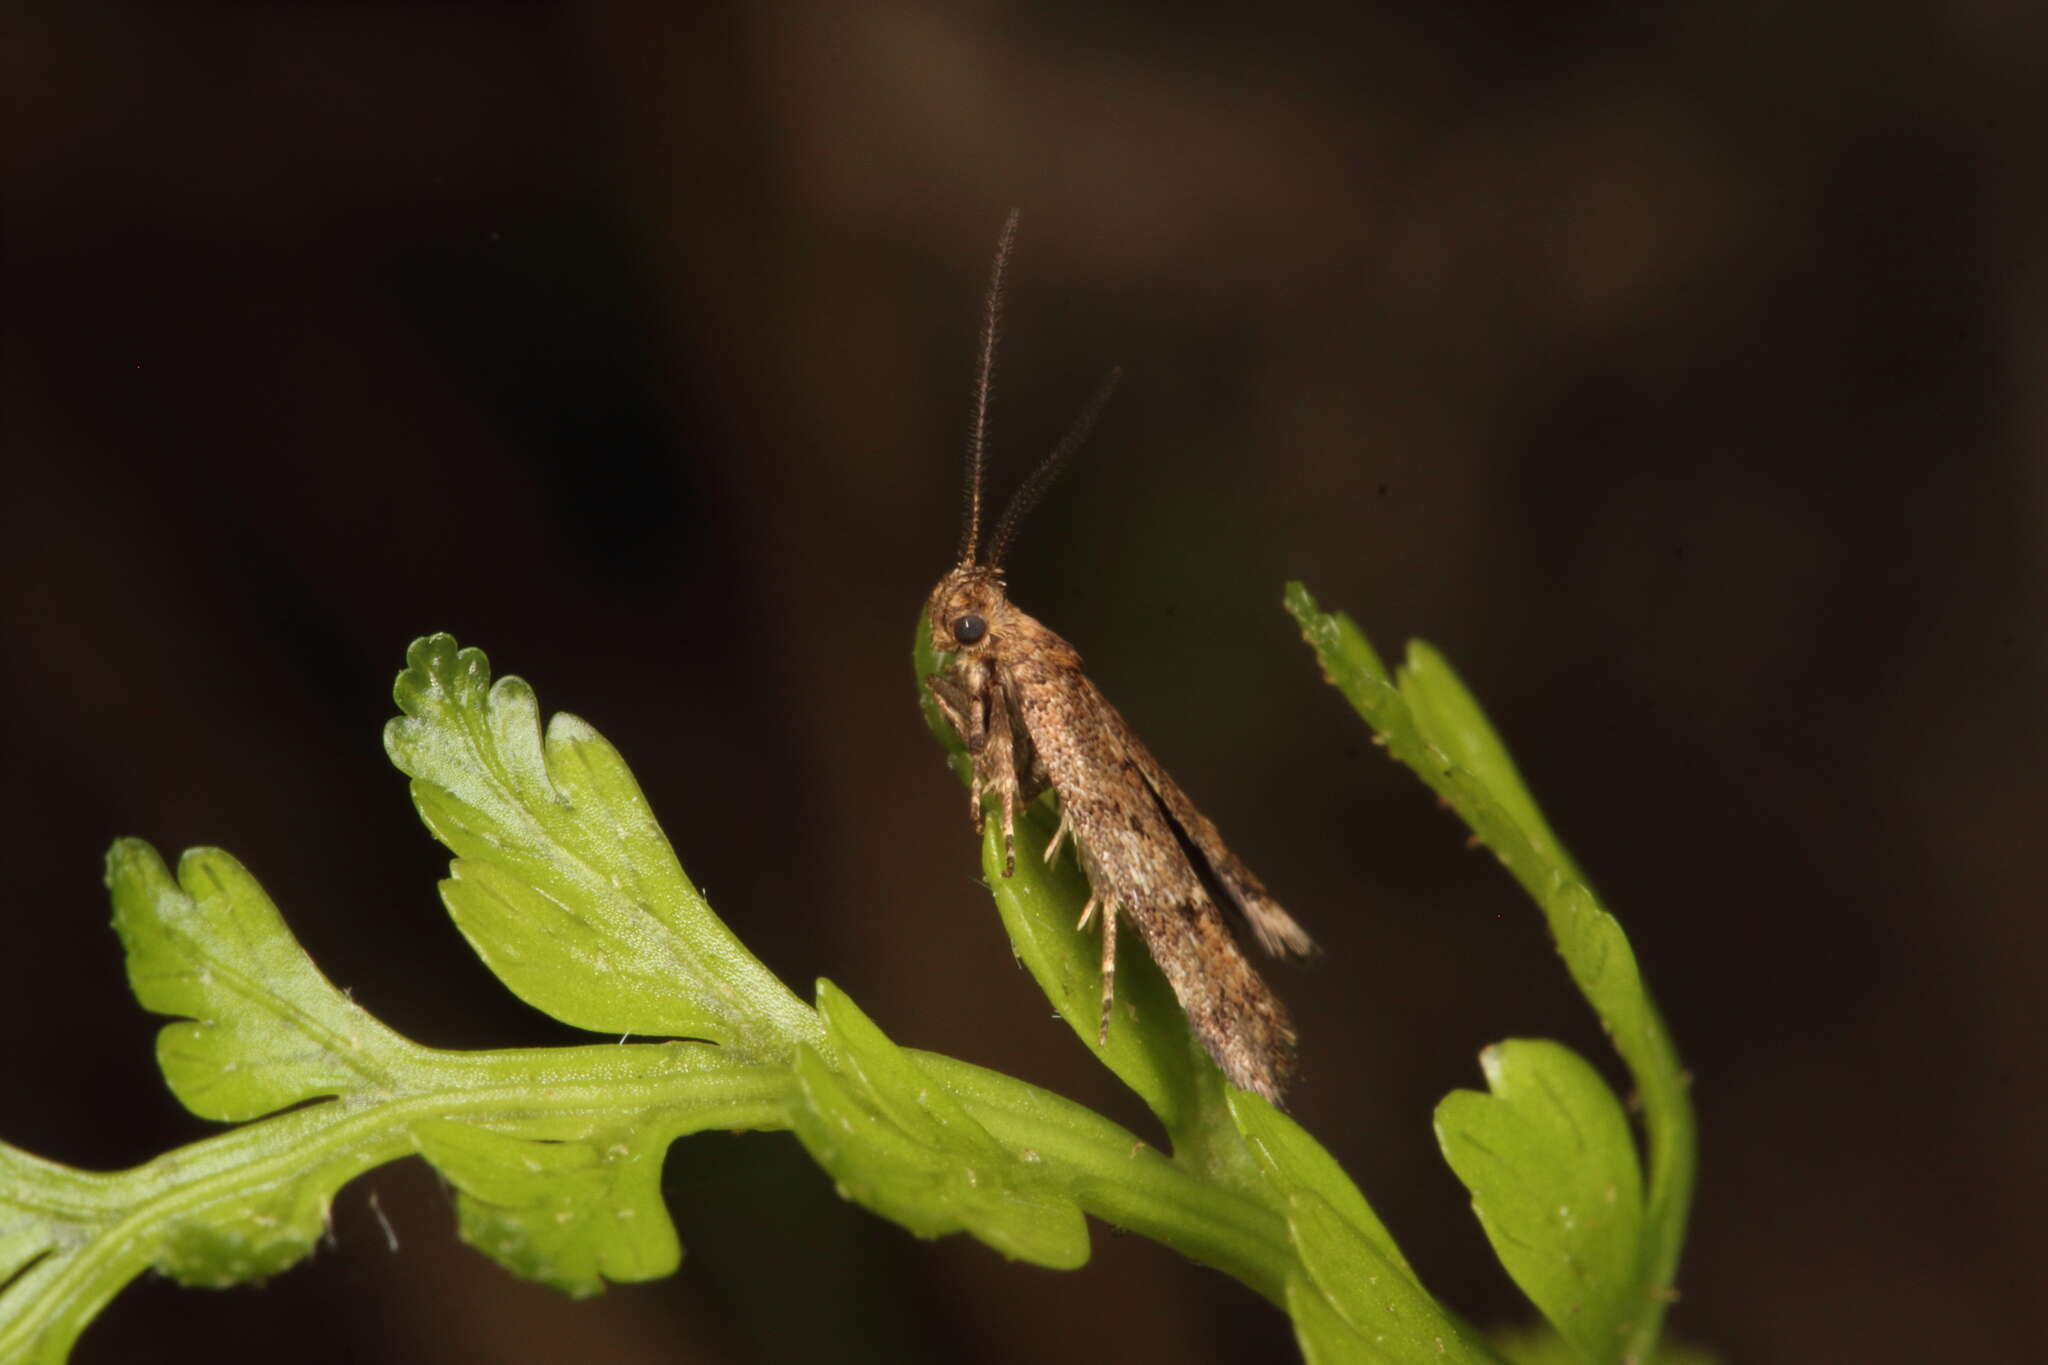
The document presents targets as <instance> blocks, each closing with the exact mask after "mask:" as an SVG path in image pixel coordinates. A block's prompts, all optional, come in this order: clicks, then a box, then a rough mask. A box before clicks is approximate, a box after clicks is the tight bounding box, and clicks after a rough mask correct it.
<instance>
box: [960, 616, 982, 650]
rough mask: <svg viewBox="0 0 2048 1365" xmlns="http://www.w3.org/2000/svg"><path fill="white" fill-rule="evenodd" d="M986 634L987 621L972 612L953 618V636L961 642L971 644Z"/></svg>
mask: <svg viewBox="0 0 2048 1365" xmlns="http://www.w3.org/2000/svg"><path fill="white" fill-rule="evenodd" d="M986 634H988V622H986V621H984V620H982V619H981V618H980V617H979V616H976V615H975V614H974V613H973V612H969V613H967V615H965V616H960V617H956V618H954V621H953V638H954V639H955V640H958V641H959V642H960V643H961V644H963V645H971V644H973V643H974V642H975V641H977V640H979V639H980V638H981V637H982V636H984V635H986Z"/></svg>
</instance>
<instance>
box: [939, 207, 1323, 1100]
mask: <svg viewBox="0 0 2048 1365" xmlns="http://www.w3.org/2000/svg"><path fill="white" fill-rule="evenodd" d="M1016 232H1017V215H1016V214H1015V213H1014V212H1012V213H1011V215H1010V217H1009V220H1008V221H1007V222H1006V223H1005V224H1004V226H1003V232H1002V236H1001V238H1000V239H999V240H998V242H997V246H996V256H995V265H994V267H993V270H992V271H991V278H990V283H989V290H988V295H987V299H986V302H985V304H984V307H983V311H982V319H981V344H980V349H979V356H978V360H977V364H976V367H975V385H974V408H973V416H972V420H971V423H970V426H969V432H968V442H967V476H966V506H965V509H964V512H963V515H962V527H961V534H960V554H959V560H958V562H957V563H956V564H955V565H954V566H953V568H952V569H951V570H950V571H949V572H948V573H947V574H946V576H945V577H944V578H942V579H940V580H939V583H938V586H937V587H935V588H933V589H932V594H931V598H930V600H929V601H928V602H927V604H926V614H927V617H928V618H929V621H930V626H931V642H932V649H933V650H934V651H935V652H936V653H938V654H940V655H942V656H949V657H947V658H946V660H945V663H944V664H943V666H942V667H941V668H940V669H939V670H938V671H937V672H935V673H933V674H932V675H931V676H930V677H929V678H928V679H927V680H926V685H927V686H928V687H929V688H930V689H931V693H932V697H933V699H934V700H935V701H936V703H937V704H938V708H939V711H940V712H941V714H943V715H944V716H945V718H946V720H947V722H948V723H949V724H951V725H952V727H953V729H954V731H955V732H956V733H957V734H958V735H959V736H960V740H961V742H962V743H963V744H964V745H965V746H966V748H967V753H968V756H969V758H970V759H971V761H972V766H973V781H972V784H971V790H970V792H969V801H970V806H971V809H972V813H973V820H974V828H975V831H976V832H977V833H979V832H980V831H981V829H982V821H983V815H982V806H983V800H984V798H985V797H988V796H993V797H995V799H996V805H997V808H998V810H999V812H1000V816H999V818H1000V819H1001V821H1002V834H1003V875H1004V876H1005V877H1008V876H1010V875H1012V873H1014V872H1015V870H1016V865H1017V853H1016V819H1017V810H1018V808H1019V807H1020V806H1024V805H1028V804H1029V803H1030V802H1031V801H1032V800H1034V799H1035V798H1036V797H1037V796H1038V795H1039V794H1040V793H1042V792H1043V791H1044V790H1045V789H1046V788H1047V787H1048V786H1050V787H1051V788H1052V790H1053V793H1054V795H1055V797H1056V798H1057V801H1058V806H1059V825H1058V828H1057V830H1056V831H1055V833H1054V835H1053V838H1052V841H1051V843H1050V844H1049V845H1048V846H1047V848H1046V850H1045V857H1046V861H1047V862H1048V863H1050V862H1051V861H1053V860H1054V859H1055V858H1056V857H1057V856H1058V854H1059V851H1060V849H1061V847H1062V845H1064V844H1069V843H1071V845H1072V846H1073V849H1074V853H1075V855H1076V857H1078V858H1079V860H1080V864H1081V869H1082V871H1083V873H1084V874H1085V875H1086V876H1087V879H1088V887H1089V893H1090V894H1089V899H1088V902H1087V905H1086V907H1085V908H1084V909H1083V910H1082V912H1081V927H1082V928H1084V929H1085V928H1086V927H1088V925H1089V923H1090V922H1091V921H1099V922H1100V925H1101V934H1102V1022H1101V1025H1100V1028H1099V1029H1098V1030H1097V1039H1098V1042H1099V1043H1100V1042H1107V1041H1108V1038H1109V1023H1110V1011H1111V1007H1112V1005H1113V1004H1114V1003H1115V998H1116V940H1117V928H1118V923H1119V921H1120V920H1128V921H1129V922H1130V923H1131V924H1132V925H1134V926H1136V928H1137V930H1138V933H1139V936H1140V937H1142V938H1143V939H1144V941H1145V946H1146V948H1147V949H1148V950H1149V951H1150V952H1151V954H1152V960H1153V961H1154V962H1156V963H1158V964H1159V968H1160V970H1161V971H1162V972H1163V973H1164V974H1165V976H1166V979H1167V981H1168V983H1169V984H1170V985H1171V986H1172V987H1173V993H1174V995H1175V996H1176V997H1177V998H1178V999H1179V1001H1180V1004H1181V1008H1183V1009H1184V1010H1186V1011H1187V1016H1188V1022H1189V1024H1190V1025H1192V1027H1193V1029H1194V1033H1195V1036H1196V1037H1197V1038H1199V1039H1200V1040H1201V1043H1202V1046H1203V1047H1204V1048H1206V1049H1207V1050H1208V1052H1209V1055H1210V1056H1211V1057H1214V1058H1215V1059H1216V1064H1217V1065H1218V1066H1220V1067H1221V1068H1222V1069H1223V1074H1224V1075H1225V1076H1226V1077H1228V1078H1229V1080H1230V1082H1231V1083H1232V1084H1233V1085H1236V1086H1238V1087H1240V1088H1242V1089H1245V1090H1252V1091H1256V1092H1258V1093H1259V1094H1261V1095H1263V1096H1265V1097H1266V1098H1267V1099H1269V1100H1272V1101H1274V1102H1275V1103H1278V1102H1279V1100H1280V1098H1281V1094H1282V1092H1283V1090H1284V1088H1285V1086H1286V1084H1287V1081H1288V1078H1289V1076H1290V1075H1291V1073H1292V1072H1293V1070H1294V1047H1295V1032H1294V1026H1293V1024H1292V1023H1291V1022H1290V1021H1289V1020H1288V1017H1287V1011H1286V1009H1285V1008H1284V1007H1283V1006H1282V1005H1281V1003H1280V1001H1279V999H1278V998H1277V997H1276V996H1275V995H1274V994H1273V992H1272V989H1271V988H1270V987H1268V986H1267V985H1266V983H1265V981H1264V980H1262V979H1261V978H1260V977H1259V974H1258V973H1257V972H1256V971H1255V970H1253V968H1252V965H1251V963H1250V962H1249V961H1248V960H1247V959H1246V957H1245V954H1244V950H1243V949H1242V948H1241V947H1239V945H1238V942H1237V940H1236V938H1235V937H1234V936H1233V935H1232V932H1231V926H1230V925H1229V924H1228V923H1226V922H1225V918H1224V909H1223V907H1226V906H1227V907H1228V908H1229V909H1231V910H1233V911H1235V912H1237V913H1238V914H1240V915H1241V916H1242V918H1243V920H1244V922H1245V924H1246V925H1248V926H1249V927H1250V929H1251V932H1252V936H1253V937H1254V938H1256V939H1257V940H1258V942H1259V945H1260V946H1261V947H1262V948H1264V949H1265V950H1266V951H1267V952H1270V953H1274V954H1282V955H1284V954H1297V955H1306V954H1308V953H1310V952H1312V951H1314V947H1315V945H1314V943H1313V942H1312V941H1311V940H1310V938H1309V936H1308V934H1307V933H1306V932H1304V931H1303V929H1302V928H1301V926H1300V925H1298V924H1296V923H1295V922H1294V920H1293V919H1292V918H1291V917H1289V915H1288V914H1287V912H1286V911H1285V910H1282V909H1281V908H1280V906H1279V904H1278V903H1277V902H1276V901H1275V900H1274V899H1273V897H1272V896H1271V895H1270V894H1268V893H1267V891H1266V888H1265V886H1264V885H1263V884H1261V883H1260V881H1259V879H1258V878H1257V877H1256V876H1254V875H1252V871H1251V869H1250V868H1248V867H1246V866H1245V865H1244V863H1242V862H1241V861H1239V860H1238V858H1237V855H1236V854H1234V853H1232V852H1231V851H1230V849H1229V847H1228V846H1227V845H1225V844H1224V842H1223V837H1222V835H1220V834H1219V833H1217V830H1216V826H1215V825H1213V824H1212V823H1210V821H1209V819H1208V817H1206V816H1204V815H1203V814H1202V812H1201V811H1200V810H1198V809H1196V807H1195V804H1194V802H1192V801H1190V800H1189V799H1188V797H1187V794H1186V793H1185V792H1183V791H1182V790H1181V789H1180V786H1179V784H1177V783H1176V782H1174V780H1173V779H1172V778H1171V777H1169V776H1167V774H1166V770H1165V769H1164V768H1162V767H1160V766H1159V761H1158V760H1157V759H1155V758H1153V757H1152V754H1151V751H1150V750H1148V749H1147V748H1146V747H1145V746H1144V744H1143V743H1142V742H1141V741H1140V740H1139V739H1138V736H1137V735H1136V734H1135V733H1133V732H1132V730H1131V727H1130V725H1129V724H1128V723H1126V722H1125V720H1124V718H1123V717H1122V716H1121V715H1119V714H1118V713H1117V710H1116V708H1115V707H1113V706H1111V705H1110V704H1109V700H1108V698H1106V697H1104V696H1103V695H1102V692H1101V691H1100V690H1099V689H1098V688H1097V687H1096V686H1095V684H1094V683H1093V682H1091V681H1089V679H1088V675H1087V674H1086V673H1084V672H1083V671H1082V668H1081V656H1080V654H1079V653H1078V652H1076V651H1075V649H1074V647H1073V646H1072V645H1070V644H1068V643H1067V642H1066V641H1065V640H1063V639H1061V638H1060V637H1059V636H1058V635H1056V634H1055V633H1053V632H1052V631H1051V630H1049V629H1047V628H1046V627H1045V626H1044V625H1042V624H1040V623H1039V622H1038V621H1037V620H1035V619H1034V618H1032V617H1031V616H1028V615H1026V614H1025V613H1024V612H1022V611H1020V610H1018V609H1017V608H1016V607H1015V606H1013V605H1011V603H1010V600H1009V597H1008V594H1007V590H1006V587H1005V584H1004V580H1003V557H1004V555H1005V553H1006V552H1007V551H1008V550H1009V548H1010V542H1011V539H1012V537H1013V536H1014V535H1015V534H1016V530H1017V524H1018V522H1019V521H1020V520H1021V519H1022V518H1023V516H1024V515H1025V514H1026V513H1027V512H1028V511H1030V509H1031V507H1032V506H1033V505H1034V504H1035V503H1036V502H1037V501H1038V499H1039V498H1040V497H1041V496H1042V495H1043V494H1044V492H1045V490H1046V488H1047V487H1048V486H1050V484H1051V483H1052V481H1053V479H1054V478H1055V477H1056V476H1057V475H1058V473H1059V471H1060V469H1061V467H1062V466H1064V465H1065V464H1066V463H1067V461H1068V460H1069V459H1071V458H1072V456H1073V454H1074V452H1075V451H1076V450H1078V449H1079V448H1080V446H1081V444H1082V442H1083V441H1084V440H1085V439H1086V438H1087V435H1088V431H1089V429H1090V428H1091V427H1092V426H1093V425H1094V424H1095V420H1096V418H1097V417H1098V416H1099V415H1100V414H1101V411H1102V408H1103V405H1104V404H1105V403H1107V402H1108V400H1109V396H1110V394H1111V392H1112V391H1113V390H1114V388H1115V386H1116V383H1117V380H1118V378H1119V375H1118V373H1117V372H1116V371H1112V372H1111V373H1110V375H1109V378H1108V379H1107V380H1105V381H1104V383H1103V384H1102V386H1101V387H1100V388H1098V389H1097V390H1096V392H1095V395H1094V396H1093V397H1092V398H1091V399H1090V400H1089V402H1088V405H1087V406H1086V407H1085V408H1084V409H1083V410H1082V412H1081V415H1080V417H1079V418H1078V419H1077V420H1076V421H1075V423H1074V425H1073V427H1072V429H1070V430H1069V431H1068V433H1067V435H1066V437H1065V438H1064V439H1062V440H1061V442H1060V443H1059V445H1058V446H1057V447H1056V448H1055V449H1054V450H1053V452H1052V454H1051V455H1049V456H1048V457H1046V459H1045V461H1044V462H1043V463H1041V464H1040V465H1039V466H1038V467H1037V468H1036V469H1034V470H1033V471H1032V472H1031V474H1030V475H1029V476H1028V477H1027V478H1026V479H1025V480H1024V482H1023V484H1022V485H1020V486H1019V488H1018V490H1017V492H1016V494H1015V495H1014V496H1013V497H1012V498H1011V500H1010V503H1009V505H1008V506H1007V507H1006V508H1005V509H1004V511H1003V514H1002V517H1001V518H1000V519H999V520H998V521H997V523H996V528H995V532H994V534H993V535H992V536H991V537H990V538H989V541H988V543H987V546H986V549H985V550H984V547H983V545H982V540H981V522H982V496H983V493H982V490H983V486H984V484H985V482H986V468H985V453H986V445H987V430H988V409H989V394H990V389H991V386H992V382H993V375H994V369H995V349H996V341H997V334H998V332H999V330H1000V324H1001V320H1002V305H1003V275H1004V272H1005V270H1006V269H1007V267H1008V264H1009V258H1010V251H1011V248H1012V246H1013V244H1014V242H1015V239H1016Z"/></svg>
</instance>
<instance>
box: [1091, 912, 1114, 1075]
mask: <svg viewBox="0 0 2048 1365" xmlns="http://www.w3.org/2000/svg"><path fill="white" fill-rule="evenodd" d="M1093 903H1094V902H1092V901H1091V902H1090V904H1093ZM1115 1003H1116V902H1115V901H1113V900H1108V901H1104V902H1103V903H1102V1025H1101V1027H1099V1028H1097V1029H1096V1030H1095V1045H1096V1046H1097V1047H1103V1046H1106V1045H1107V1044H1108V1042H1109V1009H1110V1006H1111V1005H1113V1004H1115Z"/></svg>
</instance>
